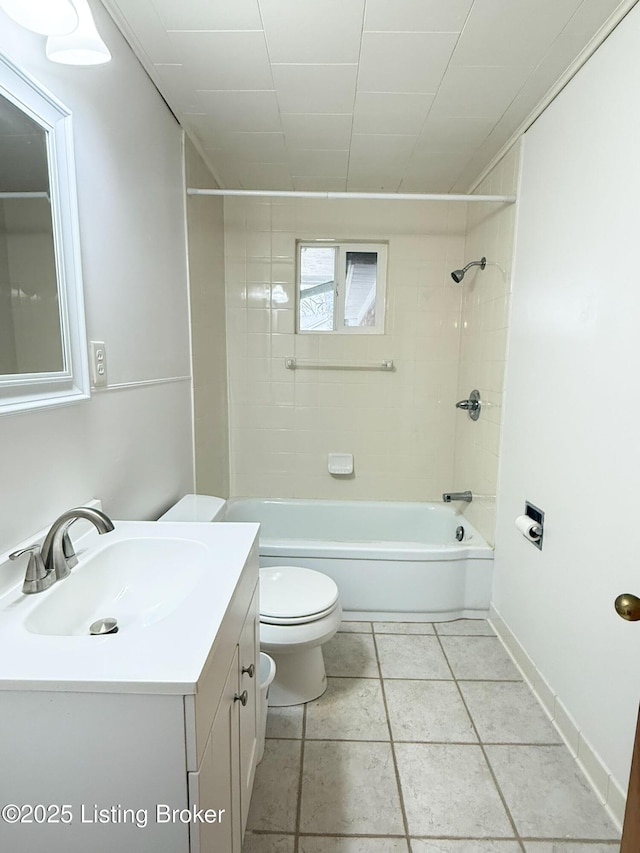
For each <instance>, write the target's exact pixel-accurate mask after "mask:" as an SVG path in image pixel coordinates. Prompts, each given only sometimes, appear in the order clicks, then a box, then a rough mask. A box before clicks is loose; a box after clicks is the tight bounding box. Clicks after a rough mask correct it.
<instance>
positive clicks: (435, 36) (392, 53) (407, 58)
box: [358, 33, 458, 93]
mask: <svg viewBox="0 0 640 853" xmlns="http://www.w3.org/2000/svg"><path fill="white" fill-rule="evenodd" d="M457 38H458V36H457V34H456V33H365V34H364V35H363V37H362V52H361V54H360V72H359V74H358V91H359V92H427V93H428V92H435V91H436V90H437V88H438V85H439V83H440V80H441V78H442V75H443V74H444V71H445V69H446V67H447V64H448V62H449V59H450V58H451V54H452V52H453V49H454V47H455V44H456V40H457Z"/></svg>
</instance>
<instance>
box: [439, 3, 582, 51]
mask: <svg viewBox="0 0 640 853" xmlns="http://www.w3.org/2000/svg"><path fill="white" fill-rule="evenodd" d="M581 2H582V0H536V2H535V3H523V2H519V3H514V2H513V0H478V2H476V3H475V4H474V6H473V9H472V10H471V14H470V15H469V19H468V21H467V23H466V25H465V28H464V31H463V32H462V35H461V36H460V41H459V42H458V46H457V47H456V50H455V53H454V55H453V59H452V63H453V64H454V65H485V64H486V63H487V60H488V59H490V61H491V64H492V65H533V66H535V65H537V63H538V62H539V61H540V60H541V59H542V57H543V56H544V54H545V53H546V52H547V50H548V49H549V47H550V46H551V44H552V42H553V40H554V39H555V38H556V37H557V35H558V33H560V32H561V30H562V28H563V27H564V26H565V25H566V24H567V22H568V21H569V19H570V18H571V16H572V15H573V13H574V12H575V11H576V9H577V8H578V6H580V3H581Z"/></svg>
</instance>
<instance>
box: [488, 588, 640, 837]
mask: <svg viewBox="0 0 640 853" xmlns="http://www.w3.org/2000/svg"><path fill="white" fill-rule="evenodd" d="M489 622H490V623H491V625H492V626H493V629H494V630H495V632H496V634H497V635H498V638H499V639H500V641H501V642H502V644H503V646H504V647H505V649H506V650H507V652H508V653H509V655H510V656H511V658H512V660H513V662H514V663H515V665H516V666H517V667H518V669H519V670H520V672H521V673H522V676H523V678H524V680H525V681H526V682H527V684H528V685H529V687H531V689H532V690H533V693H534V695H535V696H536V698H537V700H538V702H540V704H541V705H542V707H543V709H544V710H545V711H546V713H547V715H548V716H549V718H550V719H551V722H552V723H553V724H554V726H555V727H556V729H557V730H558V733H559V734H560V737H561V738H562V740H563V741H564V742H565V744H566V745H567V748H568V749H569V751H570V752H571V754H572V755H573V757H574V759H575V761H576V763H577V765H578V767H579V768H580V770H581V771H582V773H583V774H584V776H585V778H586V780H587V782H588V783H589V784H590V785H591V787H592V788H593V790H594V791H595V793H596V795H597V797H598V799H599V800H600V802H601V803H602V804H603V806H604V807H605V809H606V810H607V812H608V814H609V816H610V817H611V819H612V820H613V821H614V823H615V824H616V825H617V827H618V828H619V829H621V828H622V823H623V820H624V809H625V804H626V794H625V792H624V791H623V790H622V789H621V788H620V785H619V784H618V783H617V781H616V780H615V779H614V778H613V776H612V775H611V771H610V770H609V769H608V767H607V766H606V764H605V763H604V762H603V761H602V759H601V758H600V756H599V755H598V754H597V752H596V751H595V750H594V749H593V747H592V746H591V744H590V743H589V741H588V740H587V739H586V738H585V737H584V735H583V734H582V732H581V731H580V728H579V726H578V724H577V723H576V721H575V720H574V719H573V717H572V716H571V715H570V714H569V712H568V711H567V709H566V708H565V707H564V705H563V703H562V700H561V699H560V698H559V696H557V695H556V694H555V693H554V692H553V690H552V689H551V687H550V686H549V685H548V684H547V682H546V681H545V679H544V677H543V676H542V673H541V672H540V671H539V670H538V668H537V667H536V665H535V664H534V662H533V661H532V660H531V658H530V657H529V655H528V654H527V653H526V651H525V650H524V648H523V647H522V646H521V645H520V643H519V641H518V640H517V639H516V638H515V636H514V635H513V634H512V633H511V631H510V629H509V628H508V627H507V625H506V623H505V622H504V620H503V619H502V617H501V616H500V614H499V613H498V611H497V610H496V608H495V607H494V606H493V605H491V610H490V612H489Z"/></svg>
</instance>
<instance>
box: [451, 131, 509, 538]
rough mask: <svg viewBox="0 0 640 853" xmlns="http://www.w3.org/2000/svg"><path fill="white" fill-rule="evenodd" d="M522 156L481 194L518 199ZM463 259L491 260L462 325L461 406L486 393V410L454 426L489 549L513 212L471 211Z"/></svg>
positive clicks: (459, 476)
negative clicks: (463, 401) (465, 400)
mask: <svg viewBox="0 0 640 853" xmlns="http://www.w3.org/2000/svg"><path fill="white" fill-rule="evenodd" d="M519 164H520V148H519V146H515V147H513V148H511V150H510V151H509V152H508V154H506V155H505V157H503V159H502V160H501V161H500V162H499V163H498V165H497V166H496V167H495V169H493V170H492V172H491V173H490V174H489V175H488V176H487V178H486V179H485V180H484V181H483V182H482V183H481V184H480V185H479V186H478V187H477V189H476V190H475V192H476V193H480V194H505V195H507V194H512V193H515V192H516V190H517V182H518V175H519ZM468 208H469V211H468V220H467V239H466V246H465V257H466V259H467V261H471V260H479V259H480V258H482V257H483V256H486V258H487V266H486V267H485V269H484V270H480V269H479V267H474V268H473V269H472V270H470V271H469V273H472V274H471V275H470V274H469V273H467V275H466V276H465V279H464V282H463V284H462V323H461V338H460V366H459V372H458V395H457V396H458V399H462V398H466V397H468V396H469V393H470V391H471V390H472V389H474V388H477V389H478V390H479V391H480V396H481V399H482V410H481V415H480V418H479V420H477V421H472V420H471V419H470V418H469V417H468V415H467V414H466V413H465V412H459V413H458V417H457V418H456V443H455V467H454V486H455V489H456V490H459V491H462V490H464V489H471V491H472V492H473V494H474V498H473V501H472V502H471V503H470V504H465V508H464V513H465V515H466V516H467V518H468V519H469V520H470V521H471V523H472V524H473V525H474V526H475V527H477V528H478V530H479V531H480V532H481V533H482V535H483V536H484V537H485V539H487V540H488V541H489V542H490V543H491V544H493V541H494V530H495V506H496V485H497V475H498V459H499V451H500V432H501V424H502V391H503V383H504V370H505V360H506V347H507V329H508V323H509V306H510V296H511V266H512V257H513V244H514V230H515V218H516V209H517V208H516V205H515V204H506V205H505V204H476V203H474V204H469V205H468Z"/></svg>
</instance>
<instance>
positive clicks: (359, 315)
mask: <svg viewBox="0 0 640 853" xmlns="http://www.w3.org/2000/svg"><path fill="white" fill-rule="evenodd" d="M386 275H387V247H386V245H385V244H384V243H347V242H345V243H339V242H334V241H331V243H329V242H328V241H327V242H313V243H305V242H299V243H298V331H299V332H342V333H345V332H346V333H359V334H361V333H365V334H366V333H368V334H382V332H383V331H384V298H385V284H386Z"/></svg>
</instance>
